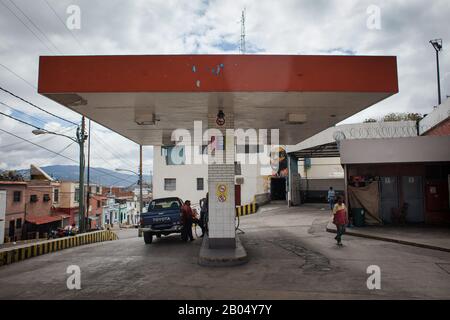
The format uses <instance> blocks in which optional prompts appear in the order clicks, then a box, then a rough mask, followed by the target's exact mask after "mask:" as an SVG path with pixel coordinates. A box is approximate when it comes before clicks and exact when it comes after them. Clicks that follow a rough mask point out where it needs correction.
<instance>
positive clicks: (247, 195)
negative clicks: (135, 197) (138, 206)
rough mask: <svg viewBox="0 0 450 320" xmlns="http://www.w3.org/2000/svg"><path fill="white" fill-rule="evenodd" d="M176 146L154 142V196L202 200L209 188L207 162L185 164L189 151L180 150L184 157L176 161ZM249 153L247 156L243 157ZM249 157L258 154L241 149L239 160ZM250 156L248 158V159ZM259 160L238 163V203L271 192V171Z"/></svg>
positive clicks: (193, 201)
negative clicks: (172, 152) (173, 152)
mask: <svg viewBox="0 0 450 320" xmlns="http://www.w3.org/2000/svg"><path fill="white" fill-rule="evenodd" d="M172 148H173V147H164V146H163V147H161V146H155V147H154V148H153V150H154V154H153V198H155V199H156V198H163V197H180V198H181V199H182V200H183V201H185V200H191V203H192V204H193V205H196V204H198V203H199V201H200V199H202V198H204V197H205V196H206V193H207V192H208V165H207V164H206V163H203V164H194V161H191V163H190V164H186V159H185V157H186V155H185V154H184V151H183V150H181V149H180V150H179V154H181V156H180V157H181V158H182V160H180V161H179V164H178V162H177V161H173V160H172V157H170V154H171V151H172V150H173V149H172ZM244 157H246V159H244ZM249 157H257V154H256V153H254V152H253V153H252V152H250V148H248V147H247V149H246V151H244V152H242V153H238V154H237V156H236V160H237V162H238V163H249V162H250V161H248V160H250V159H249ZM245 160H247V161H245ZM252 163H256V164H240V165H239V164H237V165H236V177H235V197H236V204H237V205H246V204H250V203H253V202H254V201H255V196H257V198H258V199H259V198H264V197H267V196H268V193H269V184H268V174H269V173H270V171H267V170H265V171H264V167H263V166H262V165H261V164H260V163H259V161H252Z"/></svg>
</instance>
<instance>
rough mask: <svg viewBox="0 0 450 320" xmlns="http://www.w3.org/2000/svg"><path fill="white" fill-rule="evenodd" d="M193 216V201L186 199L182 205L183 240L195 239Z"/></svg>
mask: <svg viewBox="0 0 450 320" xmlns="http://www.w3.org/2000/svg"><path fill="white" fill-rule="evenodd" d="M192 216H193V213H192V209H191V201H189V200H186V201H185V202H184V204H183V206H182V207H181V222H182V223H183V229H182V230H181V239H183V241H188V240H190V241H194V236H193V235H192Z"/></svg>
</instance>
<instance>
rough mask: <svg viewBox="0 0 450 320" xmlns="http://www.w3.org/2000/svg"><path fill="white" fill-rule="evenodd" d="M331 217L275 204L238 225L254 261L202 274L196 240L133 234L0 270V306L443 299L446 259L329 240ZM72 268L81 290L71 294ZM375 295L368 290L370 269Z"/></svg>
mask: <svg viewBox="0 0 450 320" xmlns="http://www.w3.org/2000/svg"><path fill="white" fill-rule="evenodd" d="M328 219H329V212H328V211H327V210H320V206H317V205H311V206H306V207H301V208H295V209H287V208H285V207H284V206H276V205H272V206H270V207H264V208H263V211H262V212H259V213H258V214H255V215H251V216H247V217H243V218H241V228H242V230H244V232H245V234H239V236H240V238H241V240H242V243H243V244H244V246H245V248H246V249H247V251H248V254H249V257H250V261H249V262H248V263H247V264H245V265H243V266H239V267H232V268H206V267H202V266H200V265H198V263H197V258H198V253H199V250H200V244H201V240H200V239H198V240H196V241H194V242H192V243H183V242H181V241H180V240H179V237H178V236H169V237H165V238H164V237H163V238H162V239H159V240H156V241H154V242H153V244H151V245H145V244H144V241H143V239H142V238H138V237H137V230H136V229H129V230H121V231H119V236H120V240H118V241H111V242H106V243H97V244H92V245H86V246H81V247H77V248H72V249H67V250H63V251H60V252H57V253H53V254H48V255H44V256H40V257H37V258H32V259H29V260H25V261H23V262H19V263H15V264H12V265H8V266H4V267H1V268H0V299H92V298H95V299H365V298H369V299H416V298H424V299H449V298H450V253H446V252H440V251H434V250H429V249H422V248H416V247H410V246H404V245H400V244H395V243H387V242H382V241H376V240H370V239H363V238H356V237H350V236H348V237H346V236H344V239H343V242H344V246H343V247H337V246H336V245H335V241H334V239H333V237H334V235H333V234H330V233H327V232H325V231H324V230H325V226H326V223H327V221H328ZM69 265H77V266H79V267H80V270H81V290H69V289H67V286H66V280H67V278H68V277H69V275H68V274H67V273H66V270H67V267H68V266H69ZM370 265H377V266H379V267H380V270H381V289H380V290H369V289H367V285H366V281H367V278H368V277H369V275H368V274H367V273H366V271H367V267H368V266H370Z"/></svg>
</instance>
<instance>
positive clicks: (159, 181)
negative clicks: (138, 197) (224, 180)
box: [153, 146, 208, 204]
mask: <svg viewBox="0 0 450 320" xmlns="http://www.w3.org/2000/svg"><path fill="white" fill-rule="evenodd" d="M165 178H173V179H176V189H175V190H173V191H168V190H164V179H165ZM197 178H203V190H197ZM207 192H208V166H207V165H206V164H189V165H166V159H165V157H164V156H163V155H162V154H161V147H159V146H154V147H153V198H155V199H156V198H163V197H180V198H181V199H182V200H191V202H192V204H196V203H198V202H199V200H200V199H202V198H204V197H205V196H206V193H207Z"/></svg>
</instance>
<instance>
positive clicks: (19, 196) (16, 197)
mask: <svg viewBox="0 0 450 320" xmlns="http://www.w3.org/2000/svg"><path fill="white" fill-rule="evenodd" d="M13 198H14V200H13V201H14V202H20V201H21V200H22V191H14V194H13Z"/></svg>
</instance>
